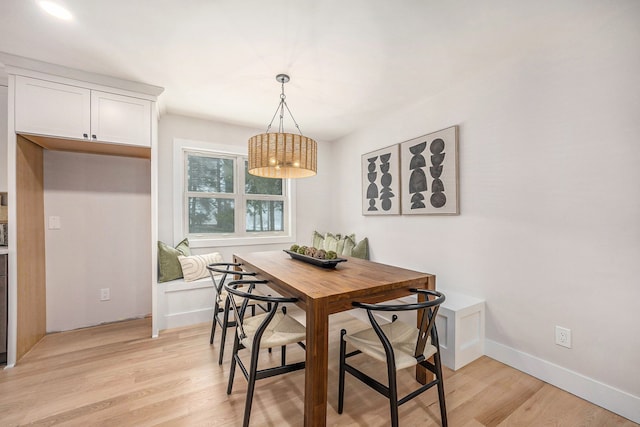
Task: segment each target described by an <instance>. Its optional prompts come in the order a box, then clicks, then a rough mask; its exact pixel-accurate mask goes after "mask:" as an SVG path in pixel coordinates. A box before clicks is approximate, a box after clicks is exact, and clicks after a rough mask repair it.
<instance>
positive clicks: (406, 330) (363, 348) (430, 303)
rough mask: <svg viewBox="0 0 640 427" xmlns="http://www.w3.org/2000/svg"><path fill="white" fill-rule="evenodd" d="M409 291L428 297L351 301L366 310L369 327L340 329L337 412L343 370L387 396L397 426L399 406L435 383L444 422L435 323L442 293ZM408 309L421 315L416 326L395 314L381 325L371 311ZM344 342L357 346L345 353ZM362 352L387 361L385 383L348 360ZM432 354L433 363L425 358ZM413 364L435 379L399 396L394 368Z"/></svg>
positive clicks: (341, 407) (442, 386) (392, 417)
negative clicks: (403, 300)
mask: <svg viewBox="0 0 640 427" xmlns="http://www.w3.org/2000/svg"><path fill="white" fill-rule="evenodd" d="M411 292H412V293H415V294H422V295H425V297H426V299H427V300H426V301H424V302H418V303H413V304H398V305H387V304H364V303H359V302H354V303H353V306H354V307H359V308H363V309H365V310H367V315H368V316H369V321H370V322H371V326H372V327H371V328H368V329H365V330H364V331H361V332H357V333H354V334H351V335H347V331H345V330H344V329H342V330H341V331H340V374H339V384H338V413H339V414H341V413H342V410H343V406H344V376H345V371H346V372H349V373H350V374H351V375H353V376H354V377H356V378H358V379H359V380H360V381H362V382H363V383H365V384H366V385H368V386H369V387H371V388H373V389H374V390H376V391H377V392H378V393H380V394H382V395H384V396H385V397H387V398H388V399H389V402H390V406H391V425H392V426H393V427H397V426H398V406H400V405H402V404H403V403H406V402H408V401H409V400H411V399H413V398H414V397H416V396H418V395H419V394H421V393H422V392H424V391H426V390H427V389H429V388H431V387H433V386H434V385H435V386H437V387H438V400H439V401H440V418H441V422H442V426H443V427H446V426H447V410H446V406H445V401H444V385H443V379H442V365H441V361H440V345H439V342H438V331H437V330H436V325H435V321H436V315H437V314H438V308H439V307H440V304H442V303H443V302H444V300H445V296H444V295H443V294H442V293H440V292H436V291H430V290H425V289H411ZM408 310H415V311H417V315H418V319H420V327H419V328H418V327H416V326H414V325H409V324H406V323H404V322H401V321H398V320H397V316H395V315H394V316H393V317H392V319H393V320H392V322H391V323H387V324H384V325H380V324H379V323H378V321H377V320H376V318H375V315H374V312H376V311H386V312H394V311H395V312H397V311H408ZM347 342H349V343H350V344H351V345H353V347H355V348H356V350H355V351H352V352H351V353H346V347H347ZM361 353H363V354H366V355H368V356H370V357H372V358H374V359H376V360H379V361H381V362H385V363H386V364H387V375H388V379H389V382H388V386H385V385H384V384H381V383H380V382H378V381H376V380H375V379H373V378H371V377H370V376H368V375H366V374H365V373H363V372H362V371H360V370H358V369H356V368H354V367H353V366H352V365H348V364H347V361H346V359H347V358H349V357H352V356H355V355H358V354H361ZM431 356H433V358H434V363H431V362H430V361H429V360H428V359H429V358H430V357H431ZM416 365H421V366H423V367H425V368H426V369H428V370H429V371H431V372H433V373H434V374H435V380H433V381H431V382H429V383H427V384H425V385H423V386H422V387H420V388H418V389H417V390H415V391H413V392H411V393H409V394H408V395H406V396H405V397H403V398H402V399H400V400H398V387H397V381H396V372H397V371H399V370H401V369H406V368H410V367H413V366H416Z"/></svg>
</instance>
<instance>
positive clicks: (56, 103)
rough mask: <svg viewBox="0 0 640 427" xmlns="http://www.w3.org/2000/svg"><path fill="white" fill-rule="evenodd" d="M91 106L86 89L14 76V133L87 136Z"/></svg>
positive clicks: (77, 137)
mask: <svg viewBox="0 0 640 427" xmlns="http://www.w3.org/2000/svg"><path fill="white" fill-rule="evenodd" d="M90 108H91V91H90V90H89V89H85V88H81V87H77V86H69V85H65V84H60V83H53V82H49V81H46V80H37V79H32V78H29V77H23V76H16V100H15V115H16V116H15V126H16V131H17V132H20V133H32V134H37V135H48V136H56V137H61V138H74V139H88V138H89V134H90V133H91V130H90V128H91V112H90Z"/></svg>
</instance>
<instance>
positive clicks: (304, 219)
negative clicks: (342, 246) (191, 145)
mask: <svg viewBox="0 0 640 427" xmlns="http://www.w3.org/2000/svg"><path fill="white" fill-rule="evenodd" d="M260 132H264V129H252V128H247V127H242V126H235V125H230V124H224V123H217V122H214V121H208V120H202V119H196V118H191V117H185V116H179V115H174V114H166V115H163V116H161V117H160V124H159V135H158V145H159V159H158V168H159V173H158V189H159V191H158V193H159V194H158V212H159V214H158V239H159V240H161V241H163V242H166V243H169V244H176V243H178V242H179V241H180V240H182V239H183V237H184V236H182V235H180V236H174V233H173V207H174V206H173V203H174V198H173V140H174V138H179V139H188V140H193V141H202V142H211V143H212V144H221V145H234V146H238V147H241V149H243V150H245V151H246V148H247V141H248V140H249V138H250V137H251V136H253V135H255V134H257V133H260ZM330 149H331V145H330V144H324V143H322V142H318V171H319V172H318V174H317V175H316V176H313V177H310V178H304V179H299V180H297V181H296V200H297V223H296V240H297V241H298V242H304V243H310V242H311V233H312V232H313V230H314V229H315V227H316V226H317V227H320V229H324V227H325V226H326V225H327V224H330V218H331V215H330V214H331V209H330V207H329V205H330V198H329V197H330V195H331V193H332V191H331V190H330V189H329V188H328V186H327V185H325V183H326V182H328V180H329V176H330V171H329V160H328V159H329V158H330ZM291 243H293V242H289V243H288V244H267V245H253V246H241V247H239V246H227V247H219V248H197V249H194V250H193V253H196V254H200V253H207V252H213V251H217V252H221V253H222V254H223V257H224V259H225V260H228V261H231V260H232V257H233V254H234V253H239V252H251V251H266V250H276V249H283V248H285V247H288V246H290V244H291Z"/></svg>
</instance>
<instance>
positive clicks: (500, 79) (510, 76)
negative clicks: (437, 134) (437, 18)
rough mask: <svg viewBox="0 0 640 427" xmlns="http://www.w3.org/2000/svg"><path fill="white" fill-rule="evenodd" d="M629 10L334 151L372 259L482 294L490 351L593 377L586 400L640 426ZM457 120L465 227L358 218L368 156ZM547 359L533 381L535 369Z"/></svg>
mask: <svg viewBox="0 0 640 427" xmlns="http://www.w3.org/2000/svg"><path fill="white" fill-rule="evenodd" d="M632 9H634V10H621V9H619V10H616V9H615V8H611V10H608V13H607V14H603V15H601V16H594V17H591V18H592V19H593V25H591V26H589V28H590V30H589V31H584V32H583V33H580V34H572V36H571V37H567V38H566V39H558V40H556V41H555V42H556V43H554V44H553V45H549V46H546V47H545V48H541V49H539V50H537V51H533V52H523V54H522V55H521V56H519V57H515V58H511V59H510V60H508V61H504V62H503V63H498V64H495V67H494V68H493V69H491V70H484V71H483V70H478V73H477V74H476V77H475V78H473V79H471V80H469V81H465V82H460V83H459V84H458V85H457V86H456V87H453V88H450V89H448V90H445V91H443V92H442V93H440V94H439V95H438V96H434V97H432V98H429V99H424V100H423V101H422V102H421V103H419V104H416V105H412V106H407V107H406V108H402V109H400V110H399V111H397V112H396V113H394V114H391V115H389V116H387V117H386V118H385V119H382V120H380V121H379V122H376V123H372V124H371V126H370V127H368V128H366V129H363V130H361V131H360V132H358V133H356V134H354V135H351V136H349V137H346V138H344V139H343V140H340V141H338V142H336V143H334V144H333V145H334V147H333V157H332V159H333V161H334V162H335V164H334V167H333V170H334V171H335V180H334V182H333V186H334V187H337V186H338V185H339V186H340V187H339V188H340V191H336V192H335V193H334V194H335V196H336V201H335V203H334V205H335V206H337V207H338V209H339V223H340V228H341V229H343V230H355V231H356V233H358V235H360V236H364V235H368V237H369V239H370V245H371V255H372V258H373V260H376V261H381V262H386V263H390V264H396V265H401V266H405V267H409V268H415V269H419V270H422V271H426V272H431V273H435V274H436V275H437V283H438V286H440V287H443V288H448V289H451V290H457V291H460V292H465V293H468V294H471V295H476V296H480V297H483V298H485V299H486V302H487V318H486V321H487V331H486V336H487V339H488V341H487V344H488V345H487V348H488V350H489V351H490V352H492V355H494V356H496V357H500V353H501V352H502V353H504V354H508V355H509V356H513V357H512V359H511V360H517V362H514V364H518V367H519V368H521V369H524V370H529V371H530V372H534V373H537V374H538V375H540V376H543V375H544V374H543V373H540V370H544V369H549V370H551V371H552V372H554V373H555V372H565V373H569V374H570V376H571V378H572V380H570V382H571V381H573V380H577V379H579V378H580V377H581V376H584V377H586V378H587V380H588V381H587V383H588V384H589V385H590V386H593V387H594V390H595V392H591V391H589V393H591V394H590V397H593V396H594V395H597V394H598V393H600V391H602V390H605V391H608V392H612V393H613V395H616V394H615V393H617V392H618V391H619V392H620V393H619V394H617V395H616V396H618V397H619V398H614V399H612V402H606V401H602V400H600V401H597V399H595V400H596V401H597V403H599V404H601V405H605V406H608V407H609V408H610V409H612V410H616V411H618V412H620V413H623V414H625V415H626V416H627V417H635V420H636V421H638V420H640V412H639V411H640V404H639V403H640V400H639V399H640V356H639V355H640V334H638V333H637V332H636V330H637V325H638V323H639V322H640V314H639V313H640V310H639V309H638V304H639V303H640V283H639V281H638V278H639V277H640V190H639V189H638V184H639V183H640V167H639V166H638V165H639V162H640V143H639V139H638V138H639V135H640V84H639V82H640V80H639V77H638V76H640V25H638V22H639V21H638V17H639V15H640V14H639V13H638V12H639V11H638V8H637V7H635V8H632ZM541 31H543V29H541ZM391 84H392V82H391ZM390 110H391V111H392V110H393V109H390ZM455 124H457V125H459V126H460V191H461V202H460V206H461V215H460V216H452V217H451V216H392V217H380V216H378V217H371V216H362V215H361V178H360V173H361V172H360V169H361V168H360V156H361V155H362V154H363V153H366V152H368V151H372V150H375V149H378V148H382V147H386V146H389V145H391V144H394V143H399V142H402V141H405V140H408V139H411V138H414V137H418V136H420V135H424V134H427V133H430V132H433V131H437V130H439V129H443V128H446V127H449V126H451V125H455ZM555 325H561V326H564V327H567V328H570V329H571V330H572V332H573V348H572V349H566V348H563V347H559V346H557V345H555V344H554V326H555ZM505 359H506V357H505ZM536 360H538V361H541V363H542V364H541V366H542V368H540V369H539V370H538V371H537V372H536V369H538V368H533V367H531V368H530V369H529V367H528V366H527V364H528V363H530V362H531V363H532V364H533V363H534V362H535V361H536ZM554 375H555V374H554ZM552 376H553V375H552ZM551 379H552V380H553V378H551ZM555 380H558V378H557V376H556V378H555ZM556 382H557V383H559V382H561V381H556ZM601 386H602V387H601ZM569 388H570V387H569ZM574 388H575V387H574ZM577 388H580V387H577ZM572 391H574V392H576V391H575V390H572ZM579 391H580V390H578V392H579ZM584 391H585V392H587V391H586V390H584ZM576 394H579V393H576ZM627 397H628V399H627ZM624 399H627V400H625V402H626V403H623V404H622V406H624V408H622V409H620V408H617V407H616V405H618V403H619V401H620V400H624ZM605 400H606V399H605ZM629 402H631V403H629ZM634 404H635V408H634V407H633V406H634ZM625 411H626V412H625Z"/></svg>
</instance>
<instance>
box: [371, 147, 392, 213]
mask: <svg viewBox="0 0 640 427" xmlns="http://www.w3.org/2000/svg"><path fill="white" fill-rule="evenodd" d="M400 203H401V202H400V146H399V144H395V145H392V146H389V147H386V148H381V149H379V150H376V151H372V152H370V153H366V154H363V155H362V214H363V215H399V214H400Z"/></svg>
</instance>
